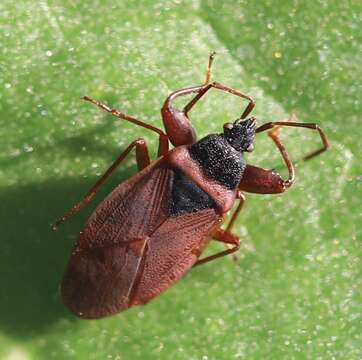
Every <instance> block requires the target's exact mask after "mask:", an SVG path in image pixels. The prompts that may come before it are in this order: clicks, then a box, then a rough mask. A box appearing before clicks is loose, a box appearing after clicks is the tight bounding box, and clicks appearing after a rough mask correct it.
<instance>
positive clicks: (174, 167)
mask: <svg viewBox="0 0 362 360" xmlns="http://www.w3.org/2000/svg"><path fill="white" fill-rule="evenodd" d="M214 55H215V53H211V54H210V56H209V61H208V67H207V72H206V80H205V82H204V83H203V84H202V85H200V86H195V87H189V88H184V89H181V90H177V91H175V92H173V93H172V94H170V95H169V96H168V97H167V98H166V100H165V102H164V104H163V107H162V109H161V114H162V119H163V124H164V126H165V132H164V131H163V130H160V129H158V128H156V127H154V126H152V125H149V124H146V123H144V122H142V121H140V120H137V119H136V118H134V117H132V116H129V115H126V114H124V113H122V112H120V111H118V110H115V109H112V108H110V107H108V106H107V105H105V104H103V103H101V102H98V101H96V100H93V99H92V98H90V97H87V96H86V97H84V98H83V99H84V100H86V101H88V102H91V103H93V104H94V105H96V106H98V107H99V108H100V109H102V110H104V111H106V112H108V113H110V114H112V115H114V116H116V117H118V118H120V119H123V120H127V121H130V122H132V123H134V124H136V125H138V126H141V127H143V128H146V129H149V130H151V131H153V132H155V133H156V134H157V135H158V136H159V147H158V158H157V159H156V160H154V161H152V162H151V161H150V157H149V154H148V149H147V145H146V142H145V140H143V139H142V138H139V139H137V140H135V141H133V142H132V143H131V144H130V145H129V146H128V147H127V148H126V149H125V150H124V151H123V152H122V153H121V154H120V156H119V157H118V158H117V159H116V160H115V161H114V162H113V164H112V165H111V166H110V168H109V169H108V170H107V171H106V172H105V173H104V175H103V176H102V177H101V178H100V179H99V180H98V181H97V182H96V184H95V185H94V186H93V187H92V188H91V189H90V190H89V191H88V192H87V193H86V194H85V195H84V197H83V198H82V200H81V201H80V202H79V203H77V204H76V205H74V206H73V207H72V208H70V209H69V210H68V212H66V213H65V215H64V216H63V217H62V218H60V219H59V220H58V221H57V222H56V223H55V224H54V226H53V228H54V229H56V228H57V227H58V226H59V225H60V224H61V223H62V222H64V221H65V220H67V219H68V218H70V217H71V216H73V215H74V214H75V213H77V212H78V211H79V210H80V209H81V208H82V207H83V206H84V205H86V204H87V203H88V202H89V201H91V199H92V197H93V196H94V194H95V193H96V192H97V190H98V189H99V188H100V186H101V185H102V184H103V183H104V182H105V181H106V179H107V178H108V177H109V175H110V174H111V173H112V172H113V170H114V169H115V168H116V167H117V166H118V165H120V163H121V162H122V161H123V160H124V159H125V158H126V156H127V155H128V154H129V153H130V152H131V151H132V150H133V149H135V152H136V160H137V166H138V170H139V171H138V172H137V173H136V174H135V175H134V176H132V177H131V178H129V179H128V180H125V181H124V182H122V183H121V184H120V185H118V186H117V187H116V188H114V189H113V191H111V192H110V194H109V195H108V196H106V198H105V199H104V200H103V201H102V202H101V203H100V204H99V205H98V207H97V208H96V209H95V210H94V212H93V213H92V215H91V216H90V218H89V219H88V221H87V223H86V225H85V228H84V229H83V231H82V232H81V233H80V236H79V238H78V241H77V242H76V244H75V247H74V249H73V252H72V254H71V257H70V260H69V263H68V267H67V269H66V272H65V275H64V278H63V281H62V285H61V293H62V298H63V302H64V304H65V305H66V306H67V307H68V308H69V309H70V310H71V311H72V312H73V313H74V314H76V315H77V316H79V317H82V318H89V319H93V318H100V317H103V316H108V315H111V314H114V313H117V312H120V311H122V310H126V309H128V308H130V307H132V306H134V305H138V304H145V303H147V302H148V301H150V300H151V299H152V298H154V297H155V296H157V295H159V294H160V293H161V292H163V291H165V290H166V289H167V288H169V287H170V286H171V285H172V284H174V283H175V282H176V281H177V280H179V279H180V278H181V277H182V276H183V275H184V274H185V273H186V272H187V271H188V270H190V269H191V268H193V267H195V266H197V265H200V264H205V263H207V262H209V261H212V260H215V259H217V258H220V257H222V256H225V255H228V254H232V253H234V252H235V251H237V250H238V249H239V244H240V238H239V237H238V236H237V235H236V234H234V233H233V231H232V229H233V225H234V223H235V221H236V219H237V217H238V215H239V214H240V211H241V209H242V206H243V203H244V200H245V197H244V195H243V192H250V193H258V194H274V193H282V192H284V191H285V190H286V189H288V188H289V187H290V186H291V185H292V184H293V182H294V179H295V172H294V166H293V163H292V161H291V159H290V157H289V155H288V152H287V150H286V149H285V147H284V145H283V144H282V142H281V140H280V138H279V136H278V129H279V128H280V127H282V126H289V127H300V128H306V129H312V130H316V131H318V133H319V135H320V137H321V140H322V143H323V146H322V148H321V149H319V150H317V151H314V152H313V153H311V154H310V155H308V156H306V157H305V159H310V158H312V157H314V156H316V155H318V154H320V153H322V152H323V151H325V150H326V149H327V148H328V147H329V143H328V139H327V137H326V135H325V133H324V132H323V131H322V129H321V128H320V127H319V126H318V125H316V124H311V123H300V122H292V121H286V120H281V121H276V122H268V123H265V124H263V125H261V126H259V127H257V125H256V124H257V121H256V119H255V118H254V117H249V118H248V115H249V114H250V112H251V111H252V109H253V108H254V106H255V102H254V101H253V99H252V98H251V97H250V96H248V95H245V94H244V93H242V92H239V91H237V90H234V89H232V88H230V87H228V86H225V85H223V84H221V83H218V82H216V81H212V80H211V68H212V63H213V59H214ZM211 89H214V90H220V91H223V92H227V93H230V94H232V95H235V96H238V97H240V98H241V99H243V100H246V101H247V105H246V107H245V109H244V111H243V112H242V114H241V116H240V117H239V118H238V119H237V120H235V121H234V122H228V123H226V124H224V127H223V131H222V133H220V134H210V135H207V136H206V137H204V138H202V139H200V140H198V141H197V139H196V135H195V131H194V129H193V126H192V124H191V122H190V119H189V113H190V111H191V110H192V108H193V107H194V106H195V105H196V104H197V102H198V101H199V100H200V99H201V98H202V97H203V96H204V95H205V94H206V93H207V92H208V91H209V90H211ZM190 94H191V95H194V97H193V98H192V99H191V100H190V101H189V102H188V103H187V104H186V106H185V107H184V108H183V109H182V110H178V109H176V108H175V107H174V106H173V101H174V100H175V99H176V98H178V97H180V96H186V95H190ZM266 130H269V132H268V134H269V136H270V137H271V139H272V140H273V141H274V143H275V145H276V147H277V148H278V149H279V151H280V153H281V156H282V158H283V159H284V162H285V165H286V167H287V169H288V172H289V176H288V178H287V179H286V180H284V179H282V178H281V176H280V175H278V174H277V173H276V172H274V171H272V170H267V169H263V168H260V167H256V166H253V165H249V164H246V162H245V160H244V156H243V153H244V152H250V151H252V150H253V148H254V146H253V142H254V137H255V135H256V134H258V133H261V132H263V131H266ZM169 143H171V144H172V145H173V149H172V150H169ZM235 202H238V204H237V206H236V209H235V211H234V213H233V214H232V216H231V218H230V221H229V223H228V224H227V225H226V227H225V228H222V227H221V225H222V222H223V220H224V218H225V216H226V214H227V213H228V212H229V211H230V210H231V209H232V207H233V205H234V203H235ZM211 239H213V240H216V241H219V242H222V243H225V244H228V248H227V249H224V250H223V251H220V252H218V253H216V254H214V255H210V256H207V257H201V254H202V252H203V250H204V248H205V247H206V245H207V244H208V242H209V241H210V240H211Z"/></svg>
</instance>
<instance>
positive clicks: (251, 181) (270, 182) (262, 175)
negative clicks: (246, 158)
mask: <svg viewBox="0 0 362 360" xmlns="http://www.w3.org/2000/svg"><path fill="white" fill-rule="evenodd" d="M268 135H269V137H270V138H271V139H272V140H273V141H274V143H275V145H276V146H277V148H278V149H279V151H280V153H281V155H282V157H283V160H284V162H285V165H286V166H287V168H288V172H289V176H288V179H287V180H283V179H282V178H281V177H280V175H279V174H278V173H276V172H274V171H273V170H266V169H262V168H260V167H257V166H253V165H246V168H245V170H244V173H243V177H242V179H241V181H240V184H239V190H241V191H247V192H250V193H255V194H278V193H282V192H284V191H285V190H286V189H288V188H289V187H291V186H292V185H293V183H294V180H295V171H294V165H293V163H292V160H291V159H290V157H289V154H288V152H287V150H286V148H285V147H284V145H283V144H282V142H281V141H280V139H279V136H278V127H276V128H274V129H272V130H271V131H269V132H268Z"/></svg>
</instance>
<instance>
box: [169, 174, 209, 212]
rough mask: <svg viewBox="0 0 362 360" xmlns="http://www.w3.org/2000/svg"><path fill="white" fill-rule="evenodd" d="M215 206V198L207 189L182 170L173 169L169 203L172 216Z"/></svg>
mask: <svg viewBox="0 0 362 360" xmlns="http://www.w3.org/2000/svg"><path fill="white" fill-rule="evenodd" d="M215 206H216V205H215V202H214V200H212V199H211V197H210V196H209V195H208V194H207V193H206V192H205V191H203V190H202V189H201V188H200V187H199V186H197V185H196V184H195V183H194V182H193V181H192V180H191V179H189V178H188V177H186V176H185V175H184V174H183V173H182V172H181V171H180V170H178V169H173V180H172V189H171V196H170V200H169V205H168V211H169V214H170V216H178V215H181V214H185V213H191V212H194V211H198V210H203V209H207V208H212V207H215Z"/></svg>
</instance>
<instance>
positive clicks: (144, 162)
mask: <svg viewBox="0 0 362 360" xmlns="http://www.w3.org/2000/svg"><path fill="white" fill-rule="evenodd" d="M133 148H136V161H137V166H138V170H142V169H144V168H145V167H146V166H148V165H149V164H150V157H149V154H148V149H147V144H146V142H145V141H144V140H143V139H137V140H135V141H133V142H132V143H131V144H130V145H129V146H128V147H127V149H126V150H124V151H123V152H122V153H121V155H119V156H118V158H117V159H116V160H115V161H114V162H113V164H112V165H111V166H110V167H109V168H108V169H107V170H106V172H105V173H104V174H103V175H102V176H101V177H100V178H99V180H98V181H97V182H96V183H95V184H94V185H93V186H92V187H91V188H90V189H89V190H88V191H87V193H86V194H85V195H84V196H83V198H82V199H81V200H80V201H79V202H78V203H77V204H75V205H74V206H72V207H71V208H70V209H69V210H68V211H67V212H66V213H65V214H64V215H63V216H62V217H61V218H60V219H59V220H57V221H56V222H55V223H54V224H53V226H52V228H53V230H57V228H58V227H59V225H61V224H62V223H63V222H65V221H66V220H68V219H69V218H71V217H72V216H73V215H75V214H76V213H77V212H78V211H79V210H80V209H82V208H83V207H84V206H85V205H86V204H88V203H89V202H90V201H91V200H92V198H93V197H94V195H95V194H96V192H97V191H98V190H99V188H100V187H101V186H102V185H103V184H104V183H105V181H106V180H107V179H108V178H109V176H110V175H111V174H112V172H113V171H114V170H115V169H116V167H117V166H118V165H119V164H120V163H121V162H122V161H123V160H124V159H125V158H126V156H127V155H128V154H129V153H130V152H131V150H132V149H133Z"/></svg>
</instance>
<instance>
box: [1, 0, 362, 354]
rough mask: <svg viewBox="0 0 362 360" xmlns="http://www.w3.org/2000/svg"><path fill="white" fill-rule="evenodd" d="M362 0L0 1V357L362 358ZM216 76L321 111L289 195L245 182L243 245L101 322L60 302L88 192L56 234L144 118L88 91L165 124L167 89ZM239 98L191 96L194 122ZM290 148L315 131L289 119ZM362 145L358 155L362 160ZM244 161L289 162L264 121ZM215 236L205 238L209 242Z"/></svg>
mask: <svg viewBox="0 0 362 360" xmlns="http://www.w3.org/2000/svg"><path fill="white" fill-rule="evenodd" d="M361 10H362V5H361V3H360V2H356V1H355V2H353V1H352V2H299V1H296V0H295V1H289V2H284V1H283V2H282V1H261V2H253V3H252V4H251V3H250V2H246V1H231V0H228V1H216V0H213V1H211V0H205V1H201V2H198V1H191V0H190V1H183V2H180V1H170V2H162V1H161V2H157V1H143V2H136V1H130V2H127V3H126V2H120V1H118V2H100V1H87V2H74V1H45V0H41V1H39V2H31V1H23V2H18V3H15V2H14V1H10V0H3V1H2V2H1V4H0V25H1V29H2V32H1V35H0V36H1V38H0V43H1V56H0V66H1V74H0V89H1V92H0V111H1V120H0V121H1V127H0V138H1V142H0V195H1V203H0V216H1V225H2V226H1V247H0V274H1V292H0V358H2V359H5V360H10V359H21V360H23V359H24V360H25V359H66V358H75V359H120V360H123V359H170V358H172V359H175V360H176V359H192V360H193V359H195V360H196V359H200V360H201V359H203V360H206V359H207V360H211V359H218V360H219V359H228V360H229V359H278V360H279V359H305V358H308V359H318V358H320V359H333V358H335V359H359V358H361V356H362V354H361V350H360V349H361V347H360V343H359V341H360V338H359V337H360V334H361V330H362V329H361V325H360V323H358V317H359V315H360V309H358V305H359V304H360V302H361V293H360V288H361V285H362V284H361V273H360V255H361V251H360V244H359V243H358V241H360V239H361V232H360V226H359V222H360V217H359V211H360V199H361V182H360V181H361V166H360V163H361V162H360V161H359V162H358V155H359V153H360V150H361V149H360V141H359V140H360V136H359V133H358V131H360V124H359V123H360V119H359V115H360V114H361V112H360V108H361V105H360V94H361V81H360V80H361V68H362V66H361V65H362V64H361V62H362V60H361V59H362V58H361V56H360V43H361V31H360V23H359V20H360V19H359V17H360V14H361ZM211 50H216V51H217V56H216V60H215V65H214V74H213V76H214V79H216V80H218V81H220V82H223V83H225V84H228V85H229V86H232V87H234V88H236V89H239V90H241V91H243V92H245V93H247V94H249V95H251V96H253V97H254V98H255V99H256V102H257V106H256V108H255V111H254V114H255V116H256V117H257V118H258V119H259V122H263V121H265V122H267V121H273V120H279V119H282V118H286V117H287V116H288V115H289V114H290V113H291V112H296V113H297V114H298V116H299V119H300V121H304V122H316V123H318V124H319V125H321V126H322V127H323V129H325V130H326V132H327V134H328V136H329V138H330V142H331V145H332V148H331V150H330V151H329V152H327V153H325V154H323V155H321V156H320V157H318V158H316V159H315V160H313V161H311V162H308V163H304V164H301V163H298V166H297V183H296V184H295V186H293V187H292V188H291V189H290V190H289V191H288V192H286V193H285V194H282V195H280V196H260V195H247V203H246V205H245V209H244V210H243V213H242V216H241V217H240V219H239V221H238V223H237V225H236V229H235V231H236V232H237V233H238V234H240V236H241V237H242V244H243V245H242V249H241V250H240V254H239V260H238V261H237V262H236V263H235V262H233V261H231V259H228V258H224V259H222V260H218V261H215V262H213V263H210V264H208V265H206V266H203V267H200V268H197V269H195V270H193V271H191V272H190V273H189V274H187V275H186V276H185V278H184V279H183V280H182V281H180V282H179V283H178V284H176V285H175V286H174V287H172V288H171V289H170V290H168V291H167V292H166V293H165V294H163V295H162V296H160V297H158V298H157V299H155V300H153V301H152V302H151V303H149V304H148V305H147V306H143V307H141V306H139V307H135V308H133V309H131V310H128V311H127V312H125V313H121V314H119V315H116V316H113V317H110V318H106V319H102V320H97V321H84V320H79V319H77V318H75V317H74V316H73V315H71V314H70V313H69V312H68V310H67V309H65V308H64V307H63V305H62V304H61V301H60V297H59V290H58V289H59V284H60V281H61V278H62V274H63V271H64V268H65V266H66V263H67V259H68V257H69V254H70V252H71V249H72V246H73V244H74V242H75V240H76V237H77V234H78V232H79V231H80V230H81V228H82V225H83V224H84V221H85V220H86V218H87V216H88V215H89V214H90V213H91V211H92V209H94V207H95V206H96V204H97V203H98V202H99V201H101V200H102V198H103V197H104V196H105V194H106V193H107V192H109V191H110V189H111V188H112V186H115V185H116V184H117V183H119V182H120V181H121V180H123V179H125V178H127V177H129V176H131V174H133V173H134V172H135V163H134V160H133V159H132V156H130V157H129V159H128V160H127V162H126V163H125V165H124V166H122V167H121V169H119V171H117V172H116V174H115V175H114V176H113V177H112V179H111V180H110V181H109V182H108V183H107V185H106V186H105V188H104V189H103V190H101V191H100V193H99V194H98V195H97V197H96V199H95V200H94V201H93V202H92V204H91V205H89V206H87V208H86V209H85V210H84V211H82V212H81V213H80V214H79V215H77V216H76V217H75V218H73V219H72V220H70V221H69V222H68V223H67V224H65V225H64V226H62V228H60V229H59V231H58V232H57V233H53V232H52V231H51V229H50V224H51V223H52V222H53V221H54V220H55V219H56V218H58V217H59V216H61V215H62V213H63V212H64V211H65V210H66V209H67V208H69V207H70V206H71V205H73V204H74V203H75V202H77V201H78V200H79V199H80V198H81V196H82V195H83V194H84V193H85V191H86V190H87V189H88V188H89V187H90V186H91V185H92V184H93V183H94V182H95V181H96V179H97V178H98V177H99V175H100V174H101V173H102V172H104V171H105V169H106V168H107V166H109V164H110V163H111V162H112V160H113V159H115V158H116V156H117V155H118V154H119V153H120V152H121V150H122V149H124V148H125V147H126V146H127V145H128V144H129V143H130V142H131V141H132V140H133V139H135V138H137V137H140V136H142V137H144V138H145V139H146V140H147V142H148V144H149V147H150V148H151V149H152V155H153V156H155V152H156V148H157V138H155V136H154V134H153V133H152V132H149V131H147V130H144V129H141V128H138V127H136V126H134V125H133V124H129V123H125V122H121V121H118V120H117V119H115V118H113V117H111V116H106V115H105V114H104V113H102V112H100V111H99V110H98V109H96V108H94V107H92V106H91V105H90V104H88V103H83V102H81V101H80V100H79V99H80V97H81V96H83V95H89V96H92V97H94V98H97V99H99V100H102V101H104V102H106V103H108V104H110V105H111V106H113V107H115V108H118V109H120V110H121V111H123V112H126V113H128V114H131V115H134V116H136V117H137V118H139V119H142V120H144V121H146V122H148V123H150V124H152V125H155V126H158V127H161V126H162V123H161V118H160V108H161V106H162V102H163V100H164V99H165V97H166V96H167V94H169V93H170V92H171V91H173V90H176V89H179V88H182V87H187V86H193V85H198V84H200V83H202V81H203V80H204V75H205V69H206V63H207V56H208V53H209V52H210V51H211ZM243 106H245V104H244V103H242V104H240V100H238V99H234V98H232V97H230V96H228V95H225V94H220V93H218V92H214V93H210V95H207V97H206V98H205V100H203V101H202V104H201V105H200V106H199V107H198V108H197V109H195V110H193V112H192V121H193V123H194V125H195V128H196V129H197V132H198V135H199V137H202V136H204V135H206V134H208V133H211V132H219V131H221V128H222V124H223V123H225V122H227V121H231V120H234V119H235V118H236V117H237V116H238V115H239V114H240V112H241V110H242V109H243ZM281 135H282V138H283V141H285V144H286V147H287V148H288V150H289V151H290V153H291V157H292V159H294V160H295V159H300V158H301V157H302V156H303V154H306V153H307V152H309V151H310V150H312V149H313V148H316V147H318V146H319V143H320V140H319V138H318V135H317V133H315V132H313V131H310V130H300V129H282V130H281ZM359 160H360V158H359ZM248 161H249V162H250V163H253V164H259V165H261V166H265V167H277V168H278V170H280V171H281V173H282V174H283V175H285V174H286V173H285V171H284V168H283V164H282V162H281V160H280V156H279V154H278V152H277V150H276V148H275V147H274V146H273V145H272V143H271V141H270V140H269V139H268V137H267V136H266V135H264V134H263V135H262V134H261V135H258V137H257V140H256V150H255V152H254V153H253V154H250V155H248ZM218 249H220V246H219V245H214V244H211V245H210V249H208V250H207V252H213V251H217V250H218Z"/></svg>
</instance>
